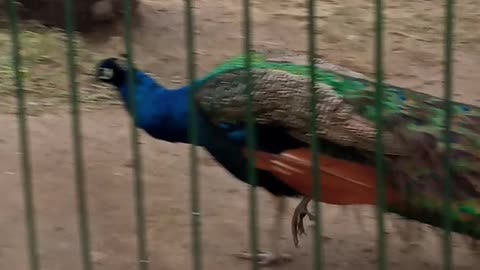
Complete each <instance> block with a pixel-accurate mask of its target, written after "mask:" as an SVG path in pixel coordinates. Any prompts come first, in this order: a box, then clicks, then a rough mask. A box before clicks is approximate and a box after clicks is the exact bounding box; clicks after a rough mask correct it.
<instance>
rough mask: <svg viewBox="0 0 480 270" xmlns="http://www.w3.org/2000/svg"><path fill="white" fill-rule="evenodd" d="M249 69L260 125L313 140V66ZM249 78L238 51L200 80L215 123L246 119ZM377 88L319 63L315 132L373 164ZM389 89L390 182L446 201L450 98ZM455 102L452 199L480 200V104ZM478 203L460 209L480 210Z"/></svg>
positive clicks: (199, 96)
mask: <svg viewBox="0 0 480 270" xmlns="http://www.w3.org/2000/svg"><path fill="white" fill-rule="evenodd" d="M251 68H252V69H251V73H250V74H251V84H252V94H253V100H254V103H253V111H254V114H255V120H256V122H257V123H259V124H269V125H274V126H281V127H285V128H286V129H288V131H289V132H290V134H291V135H292V136H294V137H296V138H298V139H300V140H302V141H304V142H307V143H309V142H310V136H311V134H309V127H310V105H309V104H310V98H311V93H310V89H309V82H310V69H309V67H308V66H307V65H300V64H294V63H291V62H287V61H285V62H274V61H270V60H268V59H267V57H266V56H264V55H262V54H260V53H253V54H252V55H251ZM246 75H247V71H246V69H245V57H244V56H238V57H234V58H232V59H229V60H227V61H226V62H224V63H223V64H221V65H220V66H218V67H217V68H216V69H215V70H214V71H213V72H211V73H210V74H209V75H208V76H207V77H206V78H205V79H204V80H203V81H202V84H201V85H200V86H199V88H198V92H197V93H196V100H197V102H198V103H199V104H200V106H201V107H202V108H203V109H204V110H205V112H206V113H207V115H208V116H209V117H210V118H211V119H212V120H213V121H217V122H226V123H232V124H242V123H243V122H244V119H245V115H246V111H247V97H246V95H245V90H246V85H245V76H246ZM375 86H376V83H375V82H372V81H370V80H368V79H363V78H357V77H353V76H349V75H345V74H341V73H339V72H335V71H331V70H327V69H323V68H320V67H317V68H316V70H315V91H316V94H317V106H316V109H317V119H316V120H317V127H318V128H317V136H318V137H319V138H320V139H321V140H322V145H324V144H325V143H327V144H328V143H331V144H334V145H338V146H341V147H347V148H346V149H354V150H358V151H360V152H361V153H362V154H363V155H364V156H366V157H368V158H370V160H371V161H373V157H374V152H375V138H376V137H375V134H376V125H375V121H376V109H375ZM384 90H385V92H384V100H383V112H384V113H383V114H384V119H383V121H384V127H385V129H384V133H383V144H384V150H385V154H386V160H387V169H388V175H389V180H390V181H392V182H393V184H395V185H396V186H397V188H399V189H400V190H402V191H403V192H406V190H407V189H412V190H413V191H415V192H414V193H415V194H417V195H416V196H415V197H419V198H423V197H425V196H426V197H427V198H428V200H431V201H434V202H439V201H441V200H442V198H443V194H444V185H443V183H444V175H445V170H444V153H445V143H444V125H445V117H446V115H445V111H444V107H445V101H444V100H443V99H441V98H438V97H434V96H430V95H427V94H424V93H420V92H416V91H413V90H409V89H403V88H399V87H395V86H392V85H388V84H384ZM452 106H453V117H452V125H451V131H452V132H451V138H450V142H451V148H452V153H451V159H450V161H451V165H452V176H453V181H454V186H455V190H454V192H453V196H454V198H455V200H456V201H457V202H458V201H464V200H470V199H472V198H476V199H479V198H480V180H479V179H480V166H479V165H480V136H479V134H480V108H478V107H475V106H472V105H467V104H462V103H458V102H452ZM348 147H349V148H348ZM342 149H343V150H342ZM322 150H323V149H322ZM341 151H345V148H341ZM477 206H478V205H477ZM477 206H475V207H470V208H468V207H465V206H464V207H462V208H461V209H463V210H462V211H466V210H465V209H469V213H470V214H471V213H475V215H480V208H479V207H477ZM467 212H468V211H467Z"/></svg>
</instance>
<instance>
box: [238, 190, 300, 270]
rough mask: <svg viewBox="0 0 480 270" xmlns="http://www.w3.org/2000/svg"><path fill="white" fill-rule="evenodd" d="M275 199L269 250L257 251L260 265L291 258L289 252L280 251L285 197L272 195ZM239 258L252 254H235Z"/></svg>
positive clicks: (248, 256) (285, 208)
mask: <svg viewBox="0 0 480 270" xmlns="http://www.w3.org/2000/svg"><path fill="white" fill-rule="evenodd" d="M274 200H275V204H276V207H275V217H274V220H273V224H272V227H271V229H270V235H269V236H270V238H269V240H270V248H271V251H270V252H259V253H258V254H257V258H258V263H259V265H261V266H269V265H274V264H282V263H286V262H289V261H291V260H292V256H291V255H290V254H285V253H281V252H280V245H279V244H280V239H281V237H282V234H283V226H282V219H283V218H284V216H285V213H286V210H287V199H286V198H285V197H274ZM235 256H236V257H238V258H241V259H252V257H253V256H252V254H251V253H247V252H243V253H240V254H236V255H235Z"/></svg>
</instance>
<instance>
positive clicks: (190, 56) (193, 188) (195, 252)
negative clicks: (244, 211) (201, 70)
mask: <svg viewBox="0 0 480 270" xmlns="http://www.w3.org/2000/svg"><path fill="white" fill-rule="evenodd" d="M185 25H186V28H185V36H186V48H187V61H188V63H187V74H188V80H189V83H190V85H191V87H192V88H193V89H192V90H191V91H190V100H189V106H190V121H189V128H188V135H189V141H190V199H191V209H192V242H193V245H192V257H193V269H195V270H201V269H202V268H203V262H202V240H201V234H200V233H201V230H200V229H201V228H200V226H201V219H200V194H199V183H198V162H197V147H196V146H197V145H198V130H197V128H198V127H197V109H196V104H195V102H194V94H195V83H194V81H195V79H196V66H195V63H196V61H195V37H194V32H195V31H194V13H193V6H192V0H185Z"/></svg>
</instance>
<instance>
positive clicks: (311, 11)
mask: <svg viewBox="0 0 480 270" xmlns="http://www.w3.org/2000/svg"><path fill="white" fill-rule="evenodd" d="M306 1H307V4H308V5H307V7H308V10H307V11H306V12H308V28H307V31H308V60H309V62H308V63H309V67H310V76H311V79H310V90H311V103H310V109H311V114H312V117H311V121H310V132H311V133H312V134H314V133H315V130H316V121H315V119H316V113H317V112H316V107H315V103H316V99H317V97H316V93H315V91H314V86H315V85H314V84H315V83H314V76H315V57H316V54H315V38H314V34H315V6H316V5H321V4H322V1H321V0H318V1H314V0H306ZM193 2H194V1H192V0H185V1H184V3H185V9H184V10H185V23H186V32H185V36H186V48H187V51H186V53H187V59H188V64H187V67H186V69H187V74H188V79H189V82H190V84H191V85H192V87H195V84H194V83H193V82H194V80H195V79H196V70H195V36H194V23H195V19H194V9H193ZM374 2H375V6H376V8H375V43H374V44H375V50H374V51H375V55H374V59H375V61H374V62H375V73H376V94H375V103H376V118H377V121H376V127H377V135H376V141H377V142H376V168H377V169H376V170H377V181H378V182H377V183H378V187H380V188H377V235H378V239H377V245H378V269H387V251H386V246H387V245H386V239H385V237H384V231H385V225H384V218H383V215H384V212H385V182H384V161H383V154H384V149H383V143H382V139H381V138H382V131H383V124H382V123H383V122H382V121H381V120H382V102H381V101H382V99H383V97H384V90H383V79H384V78H383V77H384V72H383V47H384V41H383V32H384V21H383V8H384V7H383V2H384V1H382V0H374ZM73 3H74V0H65V10H64V14H65V23H66V32H67V37H68V39H67V41H66V42H67V51H66V59H67V62H68V80H69V84H70V93H71V115H72V123H73V124H72V143H73V155H74V161H75V165H74V166H75V184H76V200H77V205H78V208H77V211H78V221H79V234H80V239H81V242H80V245H81V256H82V259H83V260H82V261H83V269H84V270H93V269H94V266H93V263H92V258H91V255H90V254H91V253H90V233H89V226H88V224H89V221H88V209H87V206H86V200H87V198H86V192H85V185H86V182H85V174H84V161H83V153H82V138H81V135H80V134H81V125H80V108H79V94H78V89H77V88H78V87H77V81H76V72H77V71H76V62H75V51H76V48H75V42H74V40H75V34H74V30H75V18H74V14H75V13H74V4H73ZM123 7H124V11H125V12H124V18H123V22H124V33H125V35H124V41H125V49H126V52H127V62H128V67H129V76H128V83H129V90H130V93H129V94H130V97H133V95H134V94H135V93H134V92H135V89H134V88H135V85H134V83H133V82H134V80H133V78H134V77H133V76H134V74H133V70H132V66H133V62H134V61H133V59H134V55H133V48H132V38H133V37H132V3H131V1H129V0H123ZM453 7H454V1H453V0H445V17H446V20H445V37H444V99H445V100H446V101H447V102H445V108H444V110H445V113H446V118H445V123H444V126H445V130H444V139H445V145H446V153H447V154H446V155H445V159H444V165H445V170H446V173H445V175H446V177H445V179H444V181H445V191H444V207H443V209H444V212H443V213H444V221H443V223H444V235H443V268H444V269H452V268H453V262H452V244H451V227H452V222H451V218H450V211H451V207H450V206H451V204H452V179H451V168H450V160H449V156H450V155H449V153H450V151H451V146H450V129H451V118H452V102H451V97H452V87H453V86H452V73H453V68H452V55H453V46H452V43H453V42H452V40H453V21H454V12H453ZM8 14H9V21H10V32H11V43H12V63H13V69H14V73H15V84H16V94H17V119H18V129H19V136H20V140H19V142H20V145H19V148H20V153H21V155H20V163H21V165H22V179H23V194H24V204H25V218H26V219H25V220H26V232H27V244H28V245H27V247H28V255H29V266H30V269H31V270H39V269H40V266H39V254H38V240H37V234H36V224H35V206H34V203H33V196H34V194H33V191H32V177H33V175H32V171H31V157H30V146H29V136H28V121H27V115H26V104H25V91H24V86H23V78H22V73H21V67H22V63H21V60H22V59H21V55H20V47H21V44H20V42H19V33H18V31H19V30H18V25H17V23H18V18H17V4H16V1H14V0H9V1H8ZM243 20H244V24H243V33H244V44H243V47H244V53H245V65H246V67H247V70H248V72H247V74H248V76H247V77H246V85H247V88H246V90H245V95H247V97H248V104H249V105H248V113H247V120H248V125H247V129H248V137H247V138H248V139H247V140H248V149H249V166H248V180H249V182H250V183H251V186H250V193H249V197H250V218H249V229H250V249H251V252H252V254H257V251H258V232H257V223H258V220H257V198H256V175H255V170H254V155H253V151H252V150H254V149H255V140H254V138H255V130H254V124H253V117H254V116H253V113H252V103H253V97H252V92H251V88H252V85H251V74H250V69H251V65H252V59H251V56H250V52H252V26H251V9H250V1H249V0H243ZM191 92H193V91H191ZM130 106H131V111H132V114H133V116H134V117H133V120H132V123H131V136H130V138H131V147H132V150H133V151H132V153H133V160H134V164H133V170H134V186H133V191H134V196H135V215H136V227H137V248H138V254H137V256H138V269H140V270H147V269H149V257H148V250H147V238H146V233H145V231H146V228H145V226H146V225H145V210H144V187H143V179H142V160H141V153H140V149H139V147H138V131H137V129H136V128H135V126H136V125H135V124H136V121H137V117H136V108H135V102H130ZM190 106H192V107H193V106H195V104H194V102H193V97H192V98H191V99H190ZM191 111H192V112H193V113H192V114H191V116H190V128H189V135H190V136H189V138H190V142H191V149H190V190H191V195H190V197H191V212H192V217H191V218H192V228H191V231H192V240H193V241H192V243H193V244H192V256H193V268H194V269H195V270H201V269H202V265H203V263H202V243H201V237H200V234H201V220H200V212H201V207H200V204H199V201H200V199H199V196H200V195H199V184H198V164H197V152H196V147H195V145H196V144H197V142H198V138H197V126H196V125H195V123H196V115H195V113H194V112H195V110H191ZM311 148H312V150H313V151H312V159H313V164H314V171H313V175H314V177H313V181H314V183H313V185H314V199H315V204H314V205H315V207H314V209H315V216H316V220H315V232H314V236H313V237H314V245H313V254H314V256H312V259H313V261H312V267H313V269H323V268H324V260H323V258H322V254H323V252H322V237H321V235H322V227H321V225H322V223H321V220H320V217H321V207H320V204H319V203H318V201H320V196H321V191H320V181H321V179H320V175H319V166H318V161H319V152H320V150H321V145H319V143H318V140H316V138H315V136H312V140H311ZM251 264H252V266H251V267H252V269H254V270H255V269H258V262H257V260H255V259H254V258H253V259H252V261H251Z"/></svg>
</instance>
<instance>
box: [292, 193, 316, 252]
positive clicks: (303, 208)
mask: <svg viewBox="0 0 480 270" xmlns="http://www.w3.org/2000/svg"><path fill="white" fill-rule="evenodd" d="M309 202H310V199H308V198H303V199H302V201H301V202H300V203H299V204H298V205H297V207H296V208H295V211H294V212H293V217H292V235H293V243H294V244H295V247H297V248H298V236H301V235H303V234H305V235H306V233H305V226H304V225H303V219H304V218H305V216H308V219H309V220H310V221H314V220H315V215H313V214H312V213H310V212H309V211H308V203H309Z"/></svg>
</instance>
